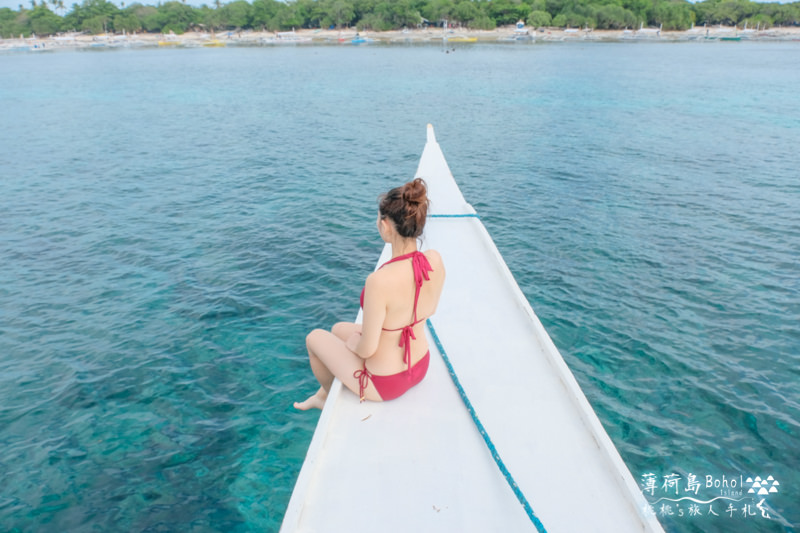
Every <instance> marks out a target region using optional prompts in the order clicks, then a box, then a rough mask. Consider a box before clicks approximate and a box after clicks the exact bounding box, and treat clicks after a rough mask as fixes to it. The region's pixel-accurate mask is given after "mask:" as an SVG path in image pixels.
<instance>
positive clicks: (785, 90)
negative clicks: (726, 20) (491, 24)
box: [0, 42, 800, 532]
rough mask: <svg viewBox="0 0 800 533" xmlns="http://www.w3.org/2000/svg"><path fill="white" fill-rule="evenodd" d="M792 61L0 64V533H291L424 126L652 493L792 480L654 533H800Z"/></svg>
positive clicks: (303, 53) (799, 249)
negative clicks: (327, 403)
mask: <svg viewBox="0 0 800 533" xmlns="http://www.w3.org/2000/svg"><path fill="white" fill-rule="evenodd" d="M797 44H798V43H744V42H742V43H713V44H712V43H683V44H645V43H641V44H631V43H626V44H596V43H594V44H589V45H583V44H566V43H565V44H552V45H534V46H492V45H480V46H465V47H459V48H456V50H455V52H452V53H447V54H445V53H443V51H442V50H441V49H440V48H438V47H436V46H431V47H423V46H417V47H373V48H370V47H366V48H344V47H341V48H340V47H308V48H287V49H277V48H269V49H267V48H254V49H202V50H122V51H116V52H101V53H92V52H69V53H42V54H36V55H26V54H6V55H0V73H1V74H2V75H0V109H2V128H1V129H0V169H2V170H0V173H1V174H2V176H0V258H2V263H1V264H2V269H0V447H1V449H2V450H3V453H2V455H0V476H2V479H3V484H2V488H0V525H2V527H0V529H3V530H6V529H8V530H12V531H15V530H19V531H67V530H69V531H89V530H106V531H275V530H277V528H278V527H279V525H280V522H281V519H282V516H283V511H284V508H285V506H286V504H287V502H288V499H289V496H290V494H291V490H292V487H293V484H294V480H295V478H296V476H297V473H298V471H299V468H300V465H301V463H302V460H303V458H304V455H305V450H306V448H307V446H308V443H309V440H310V438H311V433H312V431H313V428H314V426H315V424H316V419H317V416H316V415H314V414H308V413H297V412H294V411H293V409H292V408H291V403H292V401H294V400H297V399H298V398H302V397H304V395H307V394H308V393H310V392H311V391H313V390H314V389H315V386H314V382H313V377H312V376H311V373H310V371H309V370H308V368H307V363H306V355H305V353H304V344H303V338H304V335H305V333H306V332H307V331H308V330H310V329H312V328H314V327H319V326H330V325H331V324H332V323H333V322H335V321H337V320H340V319H352V318H354V317H355V314H356V311H357V299H358V293H359V290H360V288H361V284H362V282H363V278H364V277H365V275H366V273H367V272H368V271H369V270H370V269H371V268H372V267H373V266H374V263H375V261H376V260H377V256H378V253H379V250H380V244H381V243H380V239H379V238H378V236H377V235H376V234H375V231H374V223H373V222H374V210H375V199H376V197H377V195H378V194H379V193H380V192H382V191H383V190H385V189H386V188H388V187H389V186H391V185H394V184H396V183H399V182H400V181H402V180H404V179H407V178H409V177H410V176H411V175H413V173H414V171H415V169H416V164H417V161H418V158H419V154H420V153H421V150H422V146H423V144H424V136H425V125H426V124H427V123H428V122H431V123H433V124H434V125H435V127H436V131H437V136H438V138H439V141H440V143H441V145H442V147H443V150H444V152H445V156H446V157H447V158H448V161H449V163H450V166H451V169H452V170H453V172H454V174H455V176H456V179H457V180H458V182H459V184H460V185H461V188H462V190H463V192H464V195H465V197H466V198H467V199H468V201H470V202H471V203H472V204H473V205H474V206H475V208H476V209H477V210H478V212H479V213H480V214H481V216H482V219H483V221H484V223H485V224H486V226H487V228H488V229H489V232H490V233H491V235H492V236H493V237H494V239H495V241H496V242H497V245H498V247H499V249H500V251H501V253H502V254H503V255H504V257H505V259H506V261H507V262H508V264H509V267H510V268H511V270H512V272H513V273H514V274H515V276H516V278H517V281H518V282H519V284H520V286H521V288H522V290H523V291H524V292H525V294H526V295H527V297H528V299H529V300H530V302H531V304H532V306H533V308H534V310H535V311H536V312H537V314H538V315H539V317H540V318H541V320H542V322H543V323H544V325H545V327H546V328H547V330H548V331H549V333H550V335H551V336H552V337H553V340H554V342H555V344H556V345H557V346H558V348H559V349H560V351H561V353H562V355H563V356H564V358H565V360H566V361H567V363H568V364H569V366H570V368H571V369H572V370H573V372H574V373H575V375H576V377H577V379H578V381H579V383H580V384H581V386H582V388H583V390H584V392H585V393H586V395H587V397H588V398H589V400H590V402H591V403H592V405H593V406H594V407H595V409H596V411H597V413H598V415H599V417H600V419H601V421H602V422H603V424H604V426H605V427H606V430H607V431H608V432H609V434H610V436H611V438H612V440H613V441H614V443H615V444H616V445H617V447H618V449H619V450H620V453H621V455H622V457H623V459H624V460H625V461H626V463H627V464H628V466H629V468H630V470H631V473H632V474H633V476H634V478H635V479H636V480H637V482H642V483H643V480H644V479H646V477H645V476H646V474H648V473H651V474H654V475H655V476H656V477H657V478H658V487H657V489H656V490H655V491H654V497H652V498H650V497H649V496H648V499H650V500H651V501H655V500H656V499H657V497H658V496H659V495H664V493H665V492H666V490H665V489H664V490H662V479H663V478H664V477H665V476H668V475H670V474H672V473H677V474H679V475H681V476H682V481H681V491H683V486H684V484H685V482H686V481H687V480H688V476H689V474H696V475H697V476H698V478H699V479H702V480H703V481H704V482H705V479H706V476H707V475H710V476H712V478H713V479H719V478H721V477H722V476H726V479H728V480H730V479H731V478H733V477H738V476H739V475H743V476H744V477H747V476H753V477H755V476H756V475H759V476H761V477H764V478H766V476H768V475H772V476H774V478H775V479H777V480H779V481H780V490H779V492H777V493H772V494H769V495H768V496H767V497H766V498H765V500H766V506H767V507H766V509H768V511H769V514H770V516H771V518H770V519H765V518H763V517H761V512H760V510H758V509H756V508H755V505H753V506H752V508H751V509H749V511H751V512H752V513H754V514H749V513H748V508H747V507H745V511H744V512H742V511H741V508H742V507H743V506H745V505H746V504H747V503H748V502H751V500H746V501H742V502H736V512H735V514H734V513H732V516H729V515H728V513H727V512H725V509H726V508H727V505H728V501H727V500H726V501H724V502H723V501H722V500H720V501H718V502H717V506H716V507H713V510H714V511H715V512H716V513H717V514H718V515H719V516H713V514H709V513H708V510H709V507H710V505H703V506H702V508H701V511H702V514H701V515H700V516H697V515H694V514H691V511H690V509H689V503H691V502H680V503H674V504H673V503H670V504H669V505H670V506H671V507H670V509H669V511H671V512H673V514H672V515H669V514H667V511H668V509H667V508H666V507H664V505H665V504H664V502H659V503H656V504H654V511H655V512H657V514H658V516H659V519H660V521H661V523H662V524H663V525H664V526H665V528H666V529H667V530H669V531H681V532H683V531H732V530H733V531H784V530H790V529H791V527H792V525H794V526H797V525H798V524H800V504H798V503H797V502H798V501H800V499H798V497H797V494H798V490H800V474H799V473H798V472H800V390H799V388H798V386H797V384H798V377H799V376H800V371H798V368H800V266H798V261H797V257H798V255H800V183H798V168H799V165H798V163H800V156H798V155H797V154H798V151H797V146H798V145H800V113H798V111H797V105H796V102H797V100H796V90H797V87H798V86H800V46H797ZM713 479H712V485H713ZM579 481H580V480H576V482H579ZM702 489H703V490H701V491H700V492H699V494H698V495H697V497H698V498H701V499H703V500H707V499H710V498H711V497H713V494H712V492H710V491H709V489H706V487H705V483H704V486H703V487H702ZM711 490H713V487H712V489H711ZM745 496H746V494H745ZM565 497H568V495H565ZM737 499H738V497H737ZM532 503H533V506H534V509H535V508H536V502H532ZM723 503H724V504H723ZM751 503H753V504H754V503H755V502H751ZM579 504H580V502H576V504H575V505H576V509H579ZM679 512H681V513H683V514H679ZM545 526H546V524H545Z"/></svg>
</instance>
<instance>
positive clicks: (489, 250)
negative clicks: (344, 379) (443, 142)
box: [281, 125, 663, 533]
mask: <svg viewBox="0 0 800 533" xmlns="http://www.w3.org/2000/svg"><path fill="white" fill-rule="evenodd" d="M416 177H421V178H423V179H425V180H426V182H427V184H428V195H429V198H430V201H431V203H430V209H429V212H428V217H429V218H428V222H427V224H426V227H425V232H424V234H423V236H422V243H423V246H422V248H423V249H425V248H433V249H436V250H438V251H439V252H440V253H441V255H442V257H443V259H444V262H445V264H446V266H447V282H446V283H445V287H444V292H443V293H442V297H441V300H440V303H439V308H438V310H437V312H436V314H435V315H434V316H433V317H432V318H431V319H430V320H429V321H428V323H427V330H426V335H427V337H428V341H429V345H430V353H431V358H430V367H429V370H428V374H427V376H426V377H425V379H424V380H423V381H422V383H420V384H419V385H417V386H416V387H414V388H413V389H411V390H410V391H408V392H407V393H406V394H405V395H404V396H402V397H401V398H399V399H397V400H394V401H389V402H378V403H374V402H365V403H359V401H358V397H357V396H356V395H355V394H352V393H351V392H349V391H348V390H347V389H343V387H342V384H341V382H340V381H339V380H334V384H333V386H332V388H331V391H330V393H329V395H328V398H327V401H326V403H325V406H324V408H323V410H322V413H321V415H320V418H319V421H318V423H317V427H316V430H315V432H314V435H313V437H312V439H311V443H310V445H309V448H308V452H307V454H306V458H305V462H304V463H303V466H302V468H301V470H300V473H299V476H298V478H297V481H296V484H295V487H294V491H293V493H292V496H291V499H290V501H289V505H288V507H287V510H286V513H285V515H284V518H283V524H282V527H281V532H283V533H294V532H298V533H299V532H306V531H344V530H347V529H352V528H353V527H356V528H358V527H359V524H370V525H369V526H367V527H368V528H371V529H379V530H380V531H384V532H389V533H391V532H401V531H402V532H406V531H503V532H505V531H513V532H516V531H533V530H534V529H536V530H538V531H539V532H540V533H541V532H543V531H550V532H561V531H564V532H584V531H598V532H601V531H602V532H605V531H613V532H615V533H627V532H637V533H639V532H643V531H646V532H662V531H663V530H662V528H661V526H660V524H659V523H658V520H657V519H656V517H655V515H654V514H653V513H652V509H651V507H650V506H649V504H648V503H647V501H646V499H645V497H644V495H643V494H642V491H641V490H640V488H639V487H638V485H637V484H636V482H635V481H634V479H633V476H632V475H631V473H630V472H629V470H628V468H627V467H626V466H625V463H624V462H623V461H622V459H621V457H620V455H619V453H618V452H617V449H616V448H615V447H614V444H613V443H612V441H611V439H610V438H609V436H608V434H607V433H606V432H605V430H604V428H603V426H602V424H601V423H600V420H599V419H598V417H597V415H596V414H595V412H594V410H593V409H592V407H591V405H590V404H589V402H588V400H587V399H586V396H585V395H584V394H583V392H582V391H581V389H580V387H579V385H578V383H577V381H576V380H575V377H574V376H573V375H572V373H571V372H570V370H569V368H568V367H567V365H566V363H565V362H564V360H563V358H562V357H561V355H560V354H559V353H558V350H557V348H556V347H555V345H554V344H553V342H552V340H551V339H550V337H549V335H548V334H547V332H546V331H545V329H544V327H543V326H542V324H541V322H540V321H539V319H538V317H537V316H536V315H535V314H534V312H533V310H532V308H531V306H530V304H529V303H528V301H527V299H526V298H525V296H524V294H523V293H522V291H521V290H520V288H519V286H518V285H517V283H516V281H515V280H514V277H513V275H512V274H511V272H510V271H509V269H508V267H507V266H506V263H505V261H504V260H503V258H502V256H501V255H500V253H499V251H498V250H497V247H496V246H495V245H494V242H493V241H492V239H491V237H490V236H489V233H488V232H487V230H486V228H485V227H484V226H483V224H482V222H481V220H480V218H479V217H478V214H477V213H476V211H475V209H473V207H472V206H471V205H470V204H468V203H467V202H466V201H465V199H464V197H463V195H462V194H461V191H460V190H459V188H458V185H457V184H456V182H455V180H454V179H453V176H452V174H451V172H450V168H449V166H448V164H447V161H446V160H445V158H444V155H443V153H442V150H441V148H440V147H439V144H438V142H437V140H436V136H435V134H434V131H433V127H432V126H430V125H429V126H428V130H427V142H426V144H425V148H424V150H423V153H422V157H421V158H420V162H419V166H418V168H417V172H416ZM390 256H391V249H390V247H389V245H386V246H385V247H384V249H383V252H382V254H381V257H380V258H379V259H378V264H381V263H382V262H383V261H385V260H386V259H388V258H389V257H390ZM360 318H361V317H360V313H359V316H358V318H357V321H360Z"/></svg>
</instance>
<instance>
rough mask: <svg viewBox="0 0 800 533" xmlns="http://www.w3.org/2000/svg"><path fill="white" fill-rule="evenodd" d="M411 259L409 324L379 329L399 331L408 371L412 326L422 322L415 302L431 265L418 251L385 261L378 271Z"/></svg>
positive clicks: (362, 304) (412, 333)
mask: <svg viewBox="0 0 800 533" xmlns="http://www.w3.org/2000/svg"><path fill="white" fill-rule="evenodd" d="M409 258H410V259H411V266H412V268H413V269H414V283H415V287H414V314H413V315H412V317H411V323H410V324H409V325H407V326H403V327H402V328H396V329H386V328H381V329H382V330H383V331H400V332H401V333H400V343H399V346H401V347H404V348H405V353H404V354H403V362H404V363H406V365H408V370H409V371H410V370H411V339H414V340H416V337H415V336H414V326H416V325H417V324H419V323H420V322H422V321H424V320H425V319H424V318H420V319H419V320H418V319H417V302H419V292H420V289H422V282H423V281H428V280H430V279H431V278H430V276H428V272H433V268H432V267H431V264H430V263H429V262H428V258H427V257H425V254H423V253H422V252H420V251H414V252H411V253H410V254H405V255H401V256H398V257H395V258H394V259H390V260H389V261H386V262H385V263H384V264H382V265H381V266H380V267H379V270H380V269H381V268H383V267H385V266H386V265H388V264H389V263H396V262H397V261H404V260H406V259H409ZM361 307H362V308H363V307H364V289H361Z"/></svg>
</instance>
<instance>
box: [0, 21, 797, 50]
mask: <svg viewBox="0 0 800 533" xmlns="http://www.w3.org/2000/svg"><path fill="white" fill-rule="evenodd" d="M445 40H446V42H448V43H451V44H470V43H498V42H500V43H502V42H508V43H519V42H528V43H531V42H542V41H546V42H551V41H556V42H557V41H597V42H625V41H675V42H682V41H700V40H702V41H747V40H754V41H800V28H788V27H777V28H770V29H766V30H761V29H752V28H749V29H748V28H745V29H743V28H736V27H725V26H714V27H707V28H706V27H701V26H700V27H695V28H692V29H690V30H686V31H661V30H659V29H657V28H642V29H639V30H591V29H574V28H572V29H570V28H568V29H563V28H539V29H533V28H530V29H528V30H526V31H525V32H520V31H515V27H514V26H506V27H502V28H497V29H495V30H470V29H466V28H465V29H452V30H448V31H447V32H445V31H443V30H442V29H441V28H428V29H415V30H402V31H401V30H397V31H385V32H371V31H365V32H357V31H355V30H354V29H345V30H322V29H314V30H297V31H289V32H278V33H274V32H267V31H238V32H237V31H228V32H216V33H201V32H186V33H184V34H181V35H175V34H168V35H164V34H151V33H136V34H128V35H121V34H103V35H85V34H81V33H68V34H61V35H57V36H50V37H42V38H39V37H35V36H33V37H28V38H17V39H0V50H4V51H46V50H60V49H94V48H97V49H103V48H121V47H140V46H141V47H165V48H167V47H224V46H280V45H369V44H433V43H436V44H438V43H443V42H445Z"/></svg>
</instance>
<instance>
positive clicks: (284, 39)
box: [261, 30, 311, 44]
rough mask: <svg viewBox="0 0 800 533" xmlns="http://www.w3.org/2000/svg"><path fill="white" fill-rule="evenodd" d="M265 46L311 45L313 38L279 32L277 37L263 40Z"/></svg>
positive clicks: (289, 32)
mask: <svg viewBox="0 0 800 533" xmlns="http://www.w3.org/2000/svg"><path fill="white" fill-rule="evenodd" d="M261 42H262V43H263V44H303V43H310V42H311V37H305V36H302V35H298V34H297V33H295V32H294V30H293V31H279V32H278V33H276V34H275V37H270V38H265V39H262V40H261Z"/></svg>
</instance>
